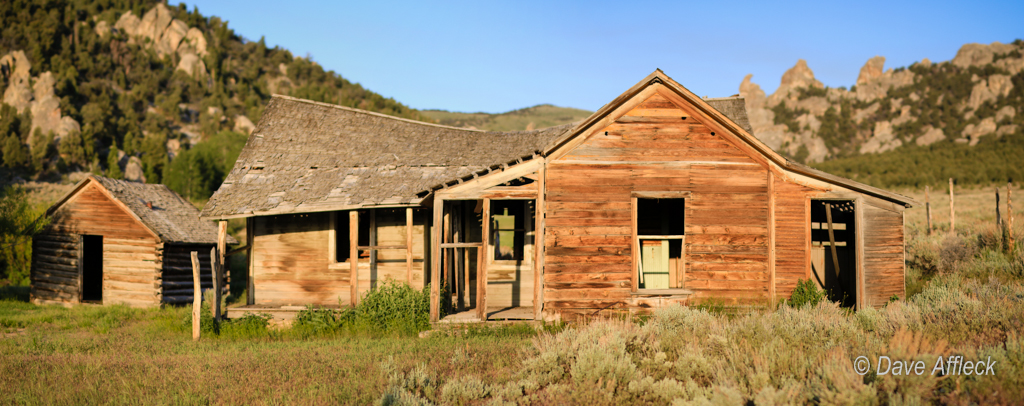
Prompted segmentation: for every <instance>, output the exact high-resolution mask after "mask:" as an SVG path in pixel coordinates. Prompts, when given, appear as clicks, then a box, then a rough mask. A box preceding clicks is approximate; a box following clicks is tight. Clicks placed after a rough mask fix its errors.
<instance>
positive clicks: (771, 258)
mask: <svg viewBox="0 0 1024 406" xmlns="http://www.w3.org/2000/svg"><path fill="white" fill-rule="evenodd" d="M685 242H686V240H683V241H682V242H681V244H683V250H682V251H680V253H681V254H682V255H680V258H679V262H680V263H682V262H685V261H686V255H685V254H686V252H685V248H686V244H685ZM679 286H680V287H683V286H682V285H679ZM768 300H770V301H771V303H772V305H774V304H775V174H774V173H772V171H768Z"/></svg>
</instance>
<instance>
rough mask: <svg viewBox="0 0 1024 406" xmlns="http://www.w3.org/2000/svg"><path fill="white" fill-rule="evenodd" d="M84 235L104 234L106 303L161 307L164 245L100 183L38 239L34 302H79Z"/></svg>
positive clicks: (63, 211)
mask: <svg viewBox="0 0 1024 406" xmlns="http://www.w3.org/2000/svg"><path fill="white" fill-rule="evenodd" d="M81 235H100V236H103V252H102V255H103V303H104V304H115V303H126V304H128V305H131V306H156V305H159V304H160V282H159V278H160V271H161V268H162V266H163V244H162V243H160V242H159V240H158V239H157V237H156V236H155V235H154V234H153V233H152V232H150V231H149V229H147V228H145V227H144V226H143V225H142V223H140V222H139V221H138V220H137V219H136V218H135V217H134V216H132V215H131V214H130V213H129V212H128V211H126V209H125V208H124V207H123V206H121V205H120V204H118V203H116V202H115V201H113V200H112V199H111V198H110V197H109V196H108V195H107V194H106V193H104V192H103V190H102V189H101V187H100V186H99V185H98V184H95V183H93V184H90V185H87V186H86V187H85V188H83V189H82V190H80V191H79V192H78V193H76V194H75V195H74V196H72V197H71V198H70V199H69V200H68V201H67V202H66V203H65V204H64V205H62V206H61V208H60V209H59V210H58V211H57V212H55V213H54V214H53V216H52V217H51V223H50V225H49V226H47V228H46V231H45V232H44V235H42V236H38V237H36V238H35V239H34V246H35V247H38V251H35V250H34V251H33V273H32V284H33V299H38V300H39V301H45V300H53V301H60V302H68V303H78V302H79V299H80V291H79V286H80V282H79V266H80V264H79V261H80V260H81V258H82V255H81V253H78V250H79V249H80V245H79V244H80V243H79V236H81ZM72 270H73V271H72ZM72 275H74V276H72ZM58 278H59V279H58ZM57 281H60V282H61V283H55V282H57ZM72 285H73V287H72Z"/></svg>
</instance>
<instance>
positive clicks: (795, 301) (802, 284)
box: [787, 279, 825, 307]
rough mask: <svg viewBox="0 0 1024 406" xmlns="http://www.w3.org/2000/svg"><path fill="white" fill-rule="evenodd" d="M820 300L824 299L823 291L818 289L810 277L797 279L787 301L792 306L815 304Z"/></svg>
mask: <svg viewBox="0 0 1024 406" xmlns="http://www.w3.org/2000/svg"><path fill="white" fill-rule="evenodd" d="M822 300H825V291H823V290H821V289H818V286H817V285H815V284H814V281H812V280H810V279H806V280H805V279H799V280H797V282H796V289H793V294H792V296H790V298H789V301H788V302H787V303H789V305H790V306H793V307H804V306H817V305H818V303H821V301H822Z"/></svg>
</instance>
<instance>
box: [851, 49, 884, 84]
mask: <svg viewBox="0 0 1024 406" xmlns="http://www.w3.org/2000/svg"><path fill="white" fill-rule="evenodd" d="M883 67H885V57H884V56H876V57H874V58H871V59H868V62H867V63H865V64H864V66H862V67H861V68H860V74H859V75H857V85H863V84H865V83H868V82H870V81H872V80H874V79H877V78H878V77H880V76H882V68H883Z"/></svg>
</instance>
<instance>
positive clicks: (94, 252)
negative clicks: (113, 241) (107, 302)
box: [82, 235, 103, 303]
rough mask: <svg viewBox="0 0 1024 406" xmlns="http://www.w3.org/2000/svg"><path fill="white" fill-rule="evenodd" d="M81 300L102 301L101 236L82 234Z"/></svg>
mask: <svg viewBox="0 0 1024 406" xmlns="http://www.w3.org/2000/svg"><path fill="white" fill-rule="evenodd" d="M82 301H83V302H97V303H99V302H102V301H103V236H102V235H83V236H82Z"/></svg>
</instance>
